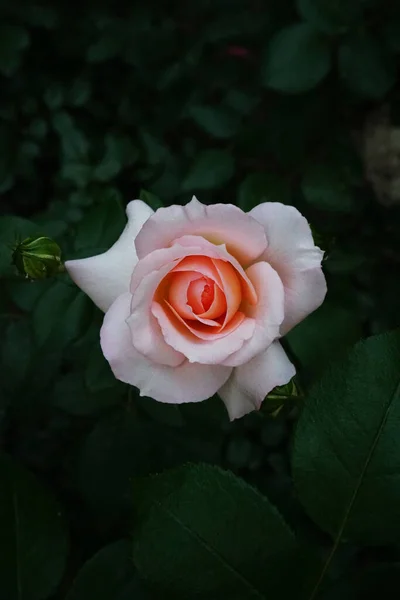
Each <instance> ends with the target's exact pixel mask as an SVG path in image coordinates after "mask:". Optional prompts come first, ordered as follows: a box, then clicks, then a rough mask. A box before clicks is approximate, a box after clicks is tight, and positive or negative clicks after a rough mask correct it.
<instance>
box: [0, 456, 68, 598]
mask: <svg viewBox="0 0 400 600" xmlns="http://www.w3.org/2000/svg"><path fill="white" fill-rule="evenodd" d="M0 530H1V536H0V556H1V560H0V580H1V594H2V597H4V598H7V600H42V599H44V598H47V597H48V596H49V595H50V594H51V593H52V592H53V591H54V589H55V588H56V586H57V585H58V583H59V581H60V579H61V577H62V574H63V571H64V566H65V561H66V557H67V551H68V536H67V531H66V528H65V523H64V519H63V514H62V512H61V509H60V507H59V506H58V504H57V503H56V502H55V500H54V499H53V497H52V496H51V495H50V494H49V493H48V492H47V491H46V490H45V489H44V488H43V487H42V486H41V485H40V484H39V482H38V481H37V480H36V479H35V478H34V477H33V475H31V474H30V473H29V472H27V471H24V470H22V469H21V468H20V467H19V466H17V465H16V464H14V463H13V462H12V461H11V460H10V459H9V458H8V457H6V456H5V455H3V456H2V457H0Z"/></svg>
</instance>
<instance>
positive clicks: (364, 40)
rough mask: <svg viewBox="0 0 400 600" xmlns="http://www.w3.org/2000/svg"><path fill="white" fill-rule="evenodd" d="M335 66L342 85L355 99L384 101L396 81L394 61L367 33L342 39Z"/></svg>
mask: <svg viewBox="0 0 400 600" xmlns="http://www.w3.org/2000/svg"><path fill="white" fill-rule="evenodd" d="M338 64H339V74H340V77H341V78H342V80H343V82H344V83H345V85H346V86H347V87H348V88H349V89H350V90H351V91H353V92H354V93H356V94H357V95H358V96H361V97H365V98H370V99H371V100H379V99H380V98H383V97H384V96H385V95H386V94H387V92H388V91H389V90H390V89H391V87H392V86H393V85H394V83H395V81H396V66H395V63H394V61H393V58H392V57H391V56H389V55H388V54H386V53H385V51H384V49H383V48H382V47H381V46H380V45H379V42H378V40H377V39H375V38H374V37H372V36H371V35H370V34H368V33H358V34H353V35H352V36H350V37H348V38H346V39H345V40H343V42H342V43H341V45H340V46H339V52H338Z"/></svg>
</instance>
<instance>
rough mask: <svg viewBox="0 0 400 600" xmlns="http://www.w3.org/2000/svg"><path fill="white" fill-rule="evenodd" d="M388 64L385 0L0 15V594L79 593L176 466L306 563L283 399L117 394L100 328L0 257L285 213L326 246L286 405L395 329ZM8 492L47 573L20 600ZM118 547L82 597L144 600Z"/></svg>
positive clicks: (395, 187)
mask: <svg viewBox="0 0 400 600" xmlns="http://www.w3.org/2000/svg"><path fill="white" fill-rule="evenodd" d="M399 58H400V5H399V3H396V2H389V1H388V0H387V1H385V0H366V1H362V0H352V1H351V2H349V1H348V0H319V1H318V0H298V1H297V2H296V1H295V0H279V2H275V1H270V2H267V1H263V0H259V1H255V0H254V1H244V0H229V1H228V0H213V1H211V0H210V1H207V0H195V1H193V2H186V1H184V0H182V1H179V0H177V1H175V2H158V3H156V2H148V3H142V2H134V1H132V2H122V1H120V2H111V1H107V0H103V1H96V2H85V3H76V4H74V5H71V3H70V2H63V1H61V0H57V1H56V2H42V3H40V4H36V3H33V2H27V1H25V2H23V1H21V0H18V1H17V2H15V1H12V0H0V194H1V196H0V198H1V204H0V214H1V217H0V275H1V277H2V280H1V291H0V336H1V338H0V339H1V341H2V349H1V366H2V371H1V381H0V449H1V452H2V457H0V458H1V460H3V463H1V465H0V538H3V539H0V599H1V600H14V598H16V599H18V600H21V599H22V600H36V599H38V600H39V599H40V598H51V599H52V600H63V599H68V600H79V599H80V598H83V597H84V595H79V594H83V592H82V590H81V591H80V592H79V590H78V592H77V593H76V594H77V595H73V594H74V593H75V592H74V591H73V590H72V592H71V586H72V582H73V581H74V579H75V578H76V576H77V574H78V572H79V571H80V569H81V568H82V566H83V565H84V563H85V562H86V561H87V560H88V559H90V558H91V557H92V556H93V555H94V554H95V553H96V552H98V551H99V550H100V549H102V548H103V547H106V546H107V545H109V544H111V543H113V542H116V541H118V540H121V539H122V538H127V537H129V535H130V533H131V531H132V528H133V531H134V517H133V515H132V510H131V501H130V499H131V494H132V481H133V479H134V478H135V477H137V476H139V475H146V474H148V473H153V472H159V471H162V470H163V469H165V468H169V467H173V466H178V465H181V464H184V463H186V462H187V461H192V462H206V463H211V464H214V465H220V466H222V467H224V468H227V469H230V470H232V471H233V472H235V473H237V474H239V475H240V476H242V477H243V478H244V479H246V480H247V481H248V482H249V483H251V484H254V485H255V486H256V487H258V488H259V489H260V490H261V491H262V492H263V493H266V494H268V495H269V497H270V499H271V500H272V501H273V502H274V503H276V504H277V506H278V507H279V508H280V510H281V511H282V512H283V513H284V514H285V515H286V516H287V519H288V520H289V521H291V522H302V523H304V527H305V528H310V529H311V530H312V535H314V536H315V537H316V538H317V539H318V541H319V542H320V543H321V548H324V547H325V543H326V540H325V537H324V536H323V535H322V534H320V532H317V531H314V530H313V527H312V526H311V524H310V523H309V522H308V520H307V518H306V517H305V515H304V514H303V513H302V510H301V509H300V508H299V506H298V504H297V501H296V498H295V494H293V492H292V482H291V477H290V471H289V460H288V456H289V453H290V433H291V430H292V426H293V423H294V422H295V420H296V418H297V415H298V411H299V409H300V407H301V403H302V400H301V398H299V399H297V400H293V399H289V401H288V402H287V403H286V404H285V406H284V408H283V409H282V410H281V411H280V412H279V414H277V415H276V416H275V417H268V416H267V413H269V412H271V411H272V410H273V409H274V408H276V406H275V405H272V404H270V405H269V404H268V401H266V402H265V403H264V408H263V412H262V413H254V414H251V415H248V416H246V417H245V418H243V419H241V420H240V421H237V422H233V423H229V421H228V418H227V415H226V413H225V409H224V407H223V405H222V403H221V402H220V401H219V399H218V398H213V399H211V400H208V401H206V402H204V403H201V404H199V405H186V406H181V407H179V408H178V407H173V406H166V405H162V404H159V403H156V402H155V401H153V400H151V399H148V398H139V396H138V394H137V392H136V390H135V389H128V388H127V387H126V386H124V385H123V384H120V383H119V382H117V381H115V380H114V379H113V377H112V375H111V373H110V371H109V368H108V365H107V363H106V362H105V360H104V358H103V357H102V354H101V351H100V347H99V341H98V337H99V328H100V326H101V321H102V315H101V313H100V312H99V311H98V310H97V309H95V308H94V307H93V306H92V304H91V302H90V301H89V300H88V299H87V298H86V297H85V296H84V295H83V294H82V293H81V292H80V291H79V290H78V289H76V288H75V287H74V286H73V285H72V284H71V282H70V281H69V280H68V278H67V277H66V276H65V275H61V276H59V277H56V278H51V279H49V280H46V281H39V282H30V281H27V280H25V279H24V277H23V276H22V275H18V274H17V273H16V271H15V268H14V267H13V265H12V264H11V254H12V249H11V247H12V245H15V244H16V243H18V241H19V240H23V239H24V238H26V237H28V236H30V235H35V234H43V235H48V236H50V237H52V238H53V239H54V240H56V241H57V243H59V244H60V246H61V248H62V251H63V257H64V259H65V258H73V257H81V256H89V255H92V254H96V253H98V252H101V251H103V250H105V249H107V248H108V247H109V246H110V245H111V244H112V243H113V242H114V241H115V240H116V239H117V238H118V236H119V233H120V232H121V230H122V228H123V226H124V222H125V216H124V206H125V205H126V203H127V202H128V201H129V200H131V199H133V198H137V197H141V198H142V199H144V200H145V201H147V202H148V203H149V204H151V205H152V207H153V208H157V207H159V206H162V205H169V204H174V203H175V204H176V203H177V204H180V203H186V202H188V201H189V200H190V198H191V196H192V195H193V194H196V195H197V197H198V199H199V200H200V201H202V202H204V203H212V202H228V203H233V204H237V205H238V206H240V207H241V208H242V209H243V210H250V209H251V208H252V207H253V206H255V205H257V204H258V203H260V202H263V201H276V202H283V203H285V204H292V205H294V206H296V207H297V208H298V209H299V210H300V211H301V212H302V213H303V214H305V215H306V217H307V218H308V220H309V221H310V223H311V225H312V227H313V231H314V233H315V239H316V241H317V243H318V244H319V245H320V246H321V247H322V248H323V249H325V250H326V252H327V254H326V258H325V261H324V269H325V273H326V277H327V280H328V289H329V292H328V296H327V300H326V302H325V304H324V305H323V306H322V307H321V308H320V309H318V311H316V312H315V313H314V314H313V315H311V316H310V317H309V318H308V319H307V320H306V321H305V322H303V323H302V324H300V325H299V326H298V327H297V328H296V329H295V330H293V331H292V332H291V333H290V334H289V335H288V336H287V339H286V340H285V347H286V349H287V351H288V352H289V354H290V356H291V358H292V359H293V360H294V362H295V363H296V365H297V367H298V385H299V387H300V389H301V390H307V388H308V386H309V385H310V384H311V383H312V382H313V381H314V380H315V379H316V378H318V376H319V374H320V373H321V372H322V370H323V369H324V367H325V365H326V364H327V362H329V361H330V360H331V359H332V358H333V357H334V356H335V354H337V353H338V352H340V351H341V350H342V349H343V348H346V347H347V346H350V345H351V344H353V343H354V342H356V341H357V340H358V339H360V338H362V337H365V336H369V335H372V334H376V333H381V332H384V331H388V330H391V329H393V328H395V327H398V326H399V325H400V311H399V293H400V278H399V265H400V169H399V166H400V110H399V98H400V87H399V72H398V67H399ZM6 456H7V457H11V459H12V462H9V459H8V458H6ZM20 468H23V469H24V471H23V472H20V471H19V469H20ZM25 471H28V472H29V473H30V474H32V475H34V476H35V478H36V480H37V481H33V483H32V486H33V487H32V489H31V488H30V485H31V484H30V479H29V477H28V476H27V475H26V473H25ZM26 477H28V479H26V480H25V478H26ZM10 481H13V482H14V484H15V486H17V487H18V486H19V485H21V486H22V487H21V488H18V489H24V490H25V492H24V493H23V496H24V497H25V498H26V501H27V510H28V513H29V510H32V511H34V512H33V513H32V514H34V515H35V518H34V520H35V522H36V523H37V524H38V526H39V525H40V523H42V521H41V519H44V520H45V522H46V523H47V525H48V528H49V535H48V538H47V541H45V542H44V549H43V548H42V550H41V549H40V548H39V549H38V548H36V549H35V550H34V551H35V552H36V553H38V554H40V552H41V551H43V556H47V554H48V555H49V556H52V555H53V556H54V560H55V562H57V561H56V555H57V552H59V553H60V555H65V556H66V557H67V558H66V568H65V569H63V566H62V565H63V559H60V564H58V563H57V564H58V566H57V564H55V565H48V568H47V571H48V572H50V573H51V575H48V576H45V577H44V579H45V581H44V582H43V576H42V575H40V574H39V575H38V576H37V577H38V579H35V577H34V575H33V572H34V571H35V570H36V567H35V565H34V563H32V564H31V566H30V567H29V568H30V569H31V570H32V573H31V576H32V581H31V583H30V584H29V585H28V587H27V590H28V591H25V592H24V594H22V595H18V593H17V592H16V591H15V587H13V585H14V584H12V583H10V581H9V578H10V572H11V571H12V570H13V569H15V564H14V562H13V559H12V555H13V550H11V549H10V548H11V546H10V544H15V539H14V538H13V533H12V531H11V530H10V528H11V521H12V519H10V518H9V516H8V515H10V514H12V511H11V513H10V512H8V511H10V510H11V508H10V507H11V504H10V498H11V497H12V494H11V496H10V493H9V491H7V490H9V486H10V485H11V484H10ZM37 482H39V484H37ZM36 485H43V486H44V490H45V491H43V490H42V487H40V489H36V487H35V486H36ZM2 490H3V491H2ZM53 497H55V498H56V499H57V502H58V506H59V507H60V508H59V509H58V508H57V511H55V509H54V505H53V504H51V507H50V508H48V505H47V503H48V502H50V503H52V502H53V500H52V498H53ZM28 500H30V502H28ZM32 507H34V508H32ZM51 511H53V512H54V513H55V514H61V512H62V514H63V515H64V516H65V525H63V531H62V532H58V529H57V528H58V527H59V523H52V522H51V519H49V517H48V515H49V513H51ZM46 515H47V516H46ZM63 518H64V517H63ZM26 527H27V528H26V529H25V531H28V533H27V534H26V536H27V538H28V537H29V527H28V526H26ZM40 527H41V530H43V527H44V526H43V525H40ZM56 531H57V532H58V533H57V534H56V533H54V532H56ZM66 531H67V532H68V534H67V533H66ZM52 532H53V533H52ZM67 535H68V537H69V538H70V542H69V544H70V545H69V550H68V551H67V550H65V549H64V550H62V547H63V544H64V545H66V541H65V540H66V537H67ZM8 536H9V537H8ZM57 536H58V537H57ZM56 538H57V539H56ZM61 538H63V540H64V541H62V540H61V541H60V539H61ZM12 540H14V541H12ZM52 544H53V545H52ZM57 544H58V545H57ZM119 544H120V545H117V546H110V547H109V549H108V550H107V549H106V553H107V552H108V551H109V552H110V556H109V557H108V558H107V556H108V555H106V558H105V563H104V564H105V565H106V566H105V567H104V568H103V567H102V568H100V567H98V568H99V573H100V572H105V573H106V575H105V579H106V580H107V572H108V571H107V568H108V569H109V571H110V572H111V573H113V574H114V575H115V572H118V573H119V575H118V577H119V576H120V579H118V578H117V579H118V582H119V583H118V585H119V586H120V588H121V589H119V588H118V590H119V591H118V592H117V591H116V589H117V584H115V583H113V584H112V585H115V588H113V587H112V585H111V584H110V585H111V587H110V590H111V591H107V581H108V580H107V581H105V583H104V582H103V583H102V584H101V585H100V586H99V585H98V584H97V585H98V589H95V588H93V587H92V588H91V587H90V586H91V585H92V584H91V583H90V581H91V580H90V576H89V578H88V581H89V583H88V584H87V586H88V587H87V590H86V592H85V593H86V596H85V598H87V600H91V598H92V597H93V598H95V597H96V598H98V599H99V600H114V599H115V600H128V599H129V598H138V599H142V598H150V597H153V596H150V593H152V592H150V591H148V592H147V591H146V590H145V589H144V584H143V583H141V582H139V580H138V579H137V577H136V574H135V571H134V569H133V566H132V563H131V561H130V560H129V557H130V549H129V548H130V545H129V543H128V542H126V543H125V542H119ZM121 544H122V545H121ZM125 544H126V545H125ZM13 547H14V546H13ZM65 547H66V546H65ZM56 548H58V550H56ZM60 548H61V549H60ZM110 548H111V550H110ZM46 552H47V554H46ZM382 556H385V557H386V556H390V557H392V558H394V559H396V560H398V558H399V557H398V554H397V550H396V549H393V548H386V549H384V550H382V549H380V550H379V551H375V550H373V551H372V550H370V549H369V550H365V549H362V548H350V549H347V550H346V551H344V552H343V555H341V556H340V560H338V565H337V567H336V571H334V572H333V573H332V579H333V580H334V579H335V577H338V576H339V575H340V574H341V573H342V572H343V570H344V569H345V568H347V567H348V565H349V564H352V565H353V564H356V565H364V564H369V563H370V562H371V561H372V562H374V561H379V560H381V559H382ZM43 560H44V559H43ZM124 561H125V562H124ZM28 564H30V563H29V560H28ZM96 564H97V563H96ZM60 565H61V566H60ZM107 565H108V566H107ZM121 565H122V566H121ZM29 568H28V571H29ZM37 568H38V572H39V573H40V567H37ZM118 569H119V570H118ZM114 575H113V576H114ZM46 577H48V580H46ZM93 577H94V576H93ZM39 580H40V581H39ZM29 581H30V580H29ZM38 581H39V583H38ZM97 581H98V579H97ZM4 582H5V583H4ZM7 582H8V583H7ZM121 582H122V583H121ZM2 585H3V586H4V591H3V592H2ZM8 585H9V586H10V587H7V586H8ZM112 590H114V591H112ZM121 590H122V591H121ZM364 591H365V590H364ZM354 593H355V592H354ZM363 593H364V592H363ZM68 594H70V595H68ZM118 594H119V595H118ZM196 597H197V596H196ZM350 597H356V596H355V595H354V596H350ZM357 597H358V596H357ZM360 597H364V596H360ZM185 600H190V598H186V599H185Z"/></svg>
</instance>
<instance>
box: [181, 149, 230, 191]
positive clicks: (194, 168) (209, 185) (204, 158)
mask: <svg viewBox="0 0 400 600" xmlns="http://www.w3.org/2000/svg"><path fill="white" fill-rule="evenodd" d="M233 172H234V159H233V156H232V155H231V154H230V153H229V152H227V151H225V150H203V152H201V153H200V154H198V155H197V156H196V158H195V160H194V162H193V163H192V165H191V167H190V168H189V172H188V174H187V175H186V177H185V179H184V180H183V183H182V191H183V192H188V191H192V190H196V189H198V190H212V189H215V188H218V187H221V186H222V185H224V184H226V183H228V181H229V180H230V179H231V178H232V176H233Z"/></svg>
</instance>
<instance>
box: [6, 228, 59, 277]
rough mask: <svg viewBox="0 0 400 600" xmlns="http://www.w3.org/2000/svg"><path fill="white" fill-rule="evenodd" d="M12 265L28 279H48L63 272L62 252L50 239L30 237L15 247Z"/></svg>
mask: <svg viewBox="0 0 400 600" xmlns="http://www.w3.org/2000/svg"><path fill="white" fill-rule="evenodd" d="M12 263H13V264H14V265H15V266H16V267H17V269H18V272H19V273H20V274H21V275H24V276H25V277H26V278H27V279H33V280H34V279H47V278H48V277H53V276H54V275H56V274H57V273H59V272H60V271H63V265H62V262H61V250H60V247H59V246H58V244H56V242H54V241H53V240H52V239H50V238H48V237H37V238H35V237H29V238H26V239H25V240H23V241H22V242H18V243H17V244H16V245H15V246H14V247H13V253H12Z"/></svg>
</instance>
